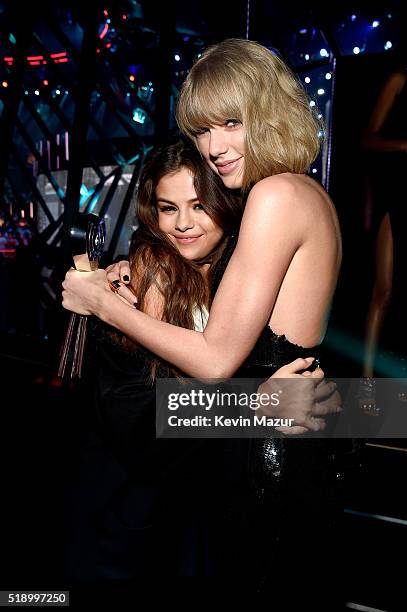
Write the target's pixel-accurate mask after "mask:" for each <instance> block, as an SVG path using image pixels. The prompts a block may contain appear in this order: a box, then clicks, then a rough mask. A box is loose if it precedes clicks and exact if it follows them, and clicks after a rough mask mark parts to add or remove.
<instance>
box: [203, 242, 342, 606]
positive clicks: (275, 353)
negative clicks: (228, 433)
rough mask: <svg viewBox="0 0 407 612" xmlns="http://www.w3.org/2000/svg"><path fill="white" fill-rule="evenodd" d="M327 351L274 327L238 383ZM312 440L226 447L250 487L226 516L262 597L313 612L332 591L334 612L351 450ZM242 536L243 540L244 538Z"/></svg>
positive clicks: (219, 272) (216, 280)
mask: <svg viewBox="0 0 407 612" xmlns="http://www.w3.org/2000/svg"><path fill="white" fill-rule="evenodd" d="M236 243H237V236H234V238H233V239H232V240H231V241H230V243H229V245H228V248H227V249H226V251H225V253H224V255H223V257H222V259H221V261H220V262H219V264H218V266H217V268H216V270H215V272H214V275H213V284H212V290H213V293H215V292H216V290H217V288H218V286H219V284H220V281H221V279H222V276H223V273H224V271H225V269H226V266H227V264H228V262H229V260H230V258H231V256H232V254H233V251H234V248H235V246H236ZM320 353H321V347H320V346H318V347H314V348H304V347H301V346H298V345H296V344H293V343H292V342H289V341H288V340H287V338H286V337H285V336H284V335H277V334H275V333H274V332H273V331H272V330H271V329H270V327H269V326H266V327H265V328H264V329H263V330H262V333H261V335H260V337H259V338H258V340H257V342H256V344H255V346H254V348H253V350H252V352H251V353H250V355H249V357H248V358H247V360H246V361H245V363H244V364H243V366H242V367H241V368H240V369H239V371H238V372H237V373H236V374H235V377H237V376H238V377H242V378H260V379H263V380H265V379H267V378H268V377H269V376H271V375H272V374H273V373H274V372H275V371H276V370H278V369H279V368H280V367H281V366H283V365H285V364H287V363H289V362H291V361H293V360H294V359H297V358H298V357H308V356H314V357H320ZM323 367H324V365H323ZM325 367H326V366H325ZM312 436H313V434H310V437H309V438H301V439H300V438H295V437H287V436H282V435H279V434H278V433H277V432H276V437H273V438H265V439H252V440H249V441H247V440H227V441H225V442H226V451H227V452H226V456H228V458H229V459H228V460H229V462H230V463H232V462H233V458H235V459H236V461H237V463H238V465H239V466H240V467H239V469H238V472H239V473H240V474H241V476H243V475H244V477H243V479H242V482H244V483H245V485H244V486H243V487H240V494H238V495H237V496H235V499H234V500H233V496H232V501H231V503H230V504H229V507H228V511H227V513H226V519H227V520H226V521H225V525H227V527H226V528H225V529H226V531H227V530H229V537H228V539H227V546H228V547H229V548H230V552H231V555H230V557H231V558H233V559H234V560H235V561H237V562H236V563H235V564H233V563H232V564H231V567H232V568H233V569H232V573H236V572H237V573H240V572H242V573H243V575H245V576H248V575H250V576H251V578H252V580H253V581H254V583H253V584H252V587H253V589H254V590H255V591H257V592H258V593H260V594H263V595H265V596H266V597H268V596H269V595H270V592H271V593H273V594H274V596H275V592H276V587H278V588H279V589H280V588H281V589H283V585H285V586H286V587H287V589H288V590H287V592H286V604H287V606H288V605H289V603H290V602H292V601H294V598H295V593H294V591H296V594H298V593H299V592H301V593H302V599H303V601H302V603H303V604H304V603H311V602H312V605H313V606H314V608H312V607H311V608H310V609H317V604H319V603H320V597H321V593H322V591H323V590H324V587H328V588H331V589H332V590H331V599H330V600H329V601H328V600H326V604H327V607H326V609H327V610H328V609H329V610H333V609H334V605H336V603H337V601H338V602H341V601H342V600H341V596H340V588H339V586H340V578H339V577H338V574H337V573H336V571H335V568H337V566H338V564H340V559H341V553H340V547H339V544H338V541H339V540H340V538H339V537H338V536H339V533H340V530H339V519H340V516H341V514H342V511H343V508H342V489H343V471H342V470H341V468H340V461H339V455H340V454H341V453H342V451H345V447H346V451H345V452H348V445H346V444H345V445H343V444H342V443H343V442H344V441H343V440H340V441H335V440H330V439H317V438H315V437H312ZM345 442H346V441H345ZM239 532H240V533H241V534H244V538H243V539H242V538H237V537H236V534H237V533H239ZM238 566H239V567H238ZM248 566H250V570H248ZM317 583H318V585H319V586H318V587H317ZM294 585H295V589H294V591H293V586H294ZM302 585H304V586H305V585H306V590H305V591H302V590H301V586H302ZM297 588H298V589H299V591H297ZM308 596H309V600H308ZM269 601H270V602H271V601H273V599H271V600H269ZM328 604H331V606H329V605H328ZM338 605H341V604H340V603H338ZM278 609H279V610H280V609H286V608H281V607H280V608H278ZM287 609H288V608H287ZM318 609H319V608H318ZM335 609H336V608H335Z"/></svg>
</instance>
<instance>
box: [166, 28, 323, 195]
mask: <svg viewBox="0 0 407 612" xmlns="http://www.w3.org/2000/svg"><path fill="white" fill-rule="evenodd" d="M176 117H177V122H178V125H179V127H180V129H181V130H182V132H184V133H185V134H186V135H187V136H188V137H189V138H191V139H192V140H193V141H194V142H195V144H196V135H197V133H198V132H199V130H201V129H203V128H207V127H209V126H210V125H213V124H219V123H220V124H221V123H224V122H225V121H226V120H228V119H237V120H239V121H240V122H241V123H242V124H243V126H244V129H245V144H246V151H245V166H244V176H243V185H242V190H243V192H247V191H248V190H249V189H250V188H251V187H252V186H253V185H254V184H255V183H256V182H257V181H259V180H261V179H263V178H265V177H267V176H271V175H273V174H280V173H282V172H294V173H299V174H301V173H305V172H307V171H308V169H309V166H310V165H311V163H312V162H313V161H314V160H315V158H316V157H317V155H318V153H319V149H320V141H321V138H320V137H321V134H323V132H324V126H323V124H322V123H321V122H320V121H319V120H318V117H317V114H316V112H315V111H313V109H312V108H311V107H310V100H309V98H308V95H307V94H306V92H305V90H304V88H303V86H302V84H301V83H300V81H299V80H298V78H297V77H296V76H295V75H294V73H293V72H292V71H291V69H290V68H289V67H288V66H287V65H286V64H285V63H284V62H283V60H281V59H280V58H279V57H278V56H277V55H275V54H274V53H272V52H271V51H269V50H268V49H267V48H266V47H264V46H262V45H260V44H259V43H256V42H253V41H250V40H244V39H237V38H230V39H228V40H224V41H223V42H221V43H219V44H217V45H214V46H212V47H209V48H208V49H206V50H205V51H204V53H203V54H202V56H201V57H200V58H199V59H198V60H197V61H196V62H195V64H194V65H193V67H192V69H191V71H190V73H189V75H188V76H187V78H186V80H185V81H184V83H183V85H182V88H181V92H180V95H179V98H178V103H177V110H176Z"/></svg>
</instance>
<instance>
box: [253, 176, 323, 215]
mask: <svg viewBox="0 0 407 612" xmlns="http://www.w3.org/2000/svg"><path fill="white" fill-rule="evenodd" d="M260 200H261V201H262V202H264V203H266V204H267V203H269V205H270V206H273V207H277V208H278V207H280V206H281V207H284V209H285V210H286V211H287V213H292V212H298V213H301V212H310V209H315V210H316V211H318V210H319V209H321V210H323V209H326V207H327V204H330V205H332V201H331V199H330V197H329V195H328V194H327V192H326V191H325V189H324V188H323V187H322V186H321V185H320V184H319V183H317V182H316V181H314V180H313V179H312V178H311V177H309V176H307V175H305V174H294V173H292V172H284V173H282V174H275V175H274V176H268V177H267V178H264V179H262V180H261V181H259V182H258V183H256V185H254V187H253V188H252V190H251V191H250V194H249V198H248V204H250V203H252V205H254V206H255V205H256V204H258V202H259V201H260Z"/></svg>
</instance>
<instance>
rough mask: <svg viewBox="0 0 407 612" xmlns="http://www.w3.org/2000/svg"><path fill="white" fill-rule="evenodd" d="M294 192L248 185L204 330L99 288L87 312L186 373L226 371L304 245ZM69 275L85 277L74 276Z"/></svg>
mask: <svg viewBox="0 0 407 612" xmlns="http://www.w3.org/2000/svg"><path fill="white" fill-rule="evenodd" d="M297 191H298V190H297V188H296V187H295V186H293V185H292V184H291V182H290V181H288V180H287V179H286V178H285V177H284V176H282V175H278V176H275V177H272V178H269V179H265V180H264V181H261V182H260V183H258V184H257V185H256V186H255V187H254V188H253V189H252V191H251V193H250V195H249V198H248V201H247V205H246V209H245V213H244V216H243V221H242V225H241V230H240V234H239V240H238V243H237V246H236V249H235V252H234V254H233V256H232V258H231V260H230V262H229V265H228V267H227V269H226V272H225V274H224V277H223V279H222V282H221V284H220V287H219V289H218V291H217V293H216V296H215V299H214V302H213V304H212V307H211V312H210V316H209V321H208V324H207V327H206V329H205V331H204V332H196V331H193V330H188V329H182V328H180V327H176V326H174V325H170V324H169V323H165V322H163V321H157V320H155V319H153V318H151V317H150V316H148V315H147V314H145V313H143V312H139V311H137V310H135V309H134V308H129V307H128V306H127V305H126V304H125V303H123V302H122V301H121V300H118V299H117V296H115V295H114V294H112V293H111V292H110V291H103V292H100V291H99V293H98V299H94V305H93V306H91V307H90V308H89V310H90V311H91V312H93V314H96V315H97V316H98V317H99V318H101V319H102V320H104V321H105V322H107V323H109V324H110V325H112V326H114V327H116V328H118V329H119V330H121V331H122V332H123V333H124V334H126V335H127V336H129V337H130V338H131V339H133V340H134V341H136V342H137V343H139V344H142V345H143V346H145V347H146V348H148V349H149V350H150V351H152V352H154V353H155V354H157V355H159V356H160V357H161V358H162V359H165V360H166V361H169V362H170V363H172V364H174V365H175V366H176V367H178V368H180V369H181V370H182V371H184V372H186V373H187V374H189V375H191V376H194V377H196V378H226V377H229V376H231V375H232V374H233V373H234V372H235V371H236V370H237V369H238V368H239V366H240V365H241V364H242V363H243V361H244V360H245V359H246V357H247V356H248V354H249V353H250V351H251V350H252V348H253V346H254V344H255V342H256V340H257V338H258V337H259V335H260V333H261V330H262V329H263V328H264V326H265V325H266V324H267V322H268V320H269V318H270V314H271V311H272V309H273V306H274V303H275V300H276V297H277V294H278V291H279V289H280V286H281V283H282V280H283V278H284V275H285V273H286V271H287V269H288V266H289V265H290V262H291V260H292V258H293V257H294V255H295V253H296V252H297V251H298V249H300V248H301V245H302V244H303V242H304V234H305V231H304V224H303V222H302V216H301V213H300V209H301V206H299V204H300V203H301V202H300V198H301V197H303V194H301V193H298V194H297ZM299 191H301V190H299ZM293 219H295V223H294V222H293ZM75 279H77V281H76V282H78V283H80V282H81V280H82V279H84V281H86V278H85V277H83V275H82V279H81V278H80V277H78V274H76V276H75ZM68 284H69V283H68ZM82 293H84V292H83V291H82ZM68 308H69V304H68Z"/></svg>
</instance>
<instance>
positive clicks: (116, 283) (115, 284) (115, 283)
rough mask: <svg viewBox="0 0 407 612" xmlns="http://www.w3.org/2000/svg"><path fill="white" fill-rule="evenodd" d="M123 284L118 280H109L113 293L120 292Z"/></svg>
mask: <svg viewBox="0 0 407 612" xmlns="http://www.w3.org/2000/svg"><path fill="white" fill-rule="evenodd" d="M121 286H122V284H121V282H120V281H118V280H114V281H109V287H110V289H111V291H113V293H119V289H120V287H121Z"/></svg>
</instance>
